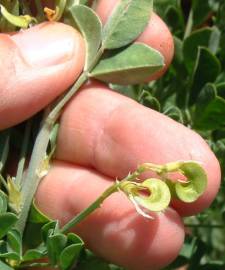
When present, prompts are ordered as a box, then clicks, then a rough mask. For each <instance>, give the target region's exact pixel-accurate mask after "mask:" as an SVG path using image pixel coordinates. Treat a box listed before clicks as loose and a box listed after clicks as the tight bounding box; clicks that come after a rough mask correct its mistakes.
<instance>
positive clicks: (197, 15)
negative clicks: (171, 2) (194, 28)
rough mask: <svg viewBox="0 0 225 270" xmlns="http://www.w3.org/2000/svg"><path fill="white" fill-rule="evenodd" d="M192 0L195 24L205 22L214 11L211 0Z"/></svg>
mask: <svg viewBox="0 0 225 270" xmlns="http://www.w3.org/2000/svg"><path fill="white" fill-rule="evenodd" d="M192 2H193V4H192V7H193V22H194V25H199V24H202V23H204V22H205V21H206V20H207V18H208V17H209V15H210V13H211V12H213V10H212V6H211V5H210V1H208V0H207V1H202V0H193V1H192ZM211 2H212V1H211Z"/></svg>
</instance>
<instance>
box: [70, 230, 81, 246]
mask: <svg viewBox="0 0 225 270" xmlns="http://www.w3.org/2000/svg"><path fill="white" fill-rule="evenodd" d="M67 241H68V242H67V245H72V244H81V245H84V242H83V240H82V239H81V238H80V237H79V236H78V235H76V234H74V233H68V234H67Z"/></svg>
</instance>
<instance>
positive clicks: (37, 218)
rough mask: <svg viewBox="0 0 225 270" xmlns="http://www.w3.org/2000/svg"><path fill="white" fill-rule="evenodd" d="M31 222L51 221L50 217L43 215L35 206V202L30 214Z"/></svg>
mask: <svg viewBox="0 0 225 270" xmlns="http://www.w3.org/2000/svg"><path fill="white" fill-rule="evenodd" d="M28 220H29V222H31V223H47V222H50V221H51V220H50V219H49V217H47V216H46V215H45V214H43V213H42V212H41V211H40V210H39V209H38V208H37V206H36V205H35V202H34V201H33V203H32V206H31V210H30V214H29V219H28Z"/></svg>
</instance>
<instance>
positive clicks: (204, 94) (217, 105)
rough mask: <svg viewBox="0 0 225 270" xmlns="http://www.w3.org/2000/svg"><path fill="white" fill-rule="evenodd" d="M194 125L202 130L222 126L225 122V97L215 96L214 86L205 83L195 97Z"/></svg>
mask: <svg viewBox="0 0 225 270" xmlns="http://www.w3.org/2000/svg"><path fill="white" fill-rule="evenodd" d="M193 119H194V127H195V128H197V129H202V130H213V129H219V128H222V127H223V126H224V124H225V99H223V98H221V97H219V96H217V91H216V87H215V85H213V84H206V86H205V87H204V88H203V89H202V91H201V93H200V95H199V98H198V99H197V104H196V110H195V114H194V118H193Z"/></svg>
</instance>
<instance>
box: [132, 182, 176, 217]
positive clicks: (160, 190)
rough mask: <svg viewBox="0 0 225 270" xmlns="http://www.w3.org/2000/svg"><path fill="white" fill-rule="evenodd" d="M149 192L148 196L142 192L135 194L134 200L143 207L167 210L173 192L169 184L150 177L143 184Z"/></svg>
mask: <svg viewBox="0 0 225 270" xmlns="http://www.w3.org/2000/svg"><path fill="white" fill-rule="evenodd" d="M141 186H142V188H145V190H147V191H148V192H149V195H148V196H145V195H142V194H140V193H139V194H138V195H137V194H135V195H134V200H135V201H136V202H137V203H138V204H139V205H140V206H142V207H144V208H146V209H148V210H150V211H154V212H160V211H163V210H165V209H166V208H167V207H168V205H169V203H170V200H171V194H170V190H169V187H168V186H167V184H166V183H165V182H164V181H162V180H159V179H156V178H149V179H147V180H145V181H144V182H143V183H142V184H141Z"/></svg>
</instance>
